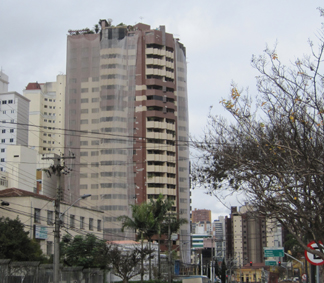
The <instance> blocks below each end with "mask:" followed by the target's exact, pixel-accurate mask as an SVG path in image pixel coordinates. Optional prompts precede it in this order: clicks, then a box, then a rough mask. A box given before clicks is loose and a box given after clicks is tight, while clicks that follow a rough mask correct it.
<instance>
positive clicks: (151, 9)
mask: <svg viewBox="0 0 324 283" xmlns="http://www.w3.org/2000/svg"><path fill="white" fill-rule="evenodd" d="M321 5H322V6H323V7H324V5H323V1H319V0H271V1H270V0H200V1H197V0H195V1H193V0H173V1H170V0H164V1H155V0H150V1H148V0H141V1H131V0H127V1H126V0H119V1H107V0H106V1H103V0H92V1H85V0H55V1H54V0H45V1H44V0H42V1H40V0H29V1H26V0H2V1H1V6H0V34H1V38H0V67H1V68H2V70H3V71H4V72H5V73H6V74H7V75H8V76H9V80H10V85H9V90H11V91H17V92H19V93H22V91H23V89H24V88H25V86H26V85H27V84H28V83H29V82H35V81H38V82H49V81H54V80H55V78H56V75H58V74H61V73H63V74H65V64H66V63H65V59H66V35H67V31H68V30H69V29H82V28H86V27H88V28H93V26H94V25H95V24H97V23H98V20H99V19H108V18H111V19H112V20H113V22H112V23H113V24H114V25H117V24H119V23H121V22H123V23H125V24H127V25H133V24H135V23H138V22H143V23H146V24H149V25H151V28H156V27H158V26H160V25H165V26H166V31H167V32H169V33H173V34H174V35H175V36H176V37H179V38H180V41H181V42H182V43H183V44H184V45H185V46H186V48H187V61H188V80H187V81H188V96H189V116H190V132H191V134H193V135H199V134H201V132H202V129H203V128H204V126H205V124H206V117H207V114H208V111H209V106H211V105H213V106H214V107H213V113H214V114H222V113H223V112H222V109H221V106H220V105H219V101H220V100H221V98H222V97H226V96H227V95H228V94H229V90H230V84H231V82H232V81H235V82H236V83H237V84H238V85H239V86H240V87H243V88H245V87H249V89H250V93H251V94H256V92H255V88H254V85H255V76H256V74H257V73H256V72H255V70H253V69H252V67H251V65H250V61H251V57H252V54H261V53H262V51H263V50H264V49H265V46H266V44H268V45H269V46H273V45H274V44H275V42H277V43H278V48H277V50H278V55H279V58H280V59H284V61H285V62H287V64H288V63H289V61H294V60H295V59H296V58H297V57H301V56H303V54H309V51H310V49H309V46H308V43H307V41H308V38H311V39H314V41H316V34H317V32H318V31H319V29H320V27H321V22H324V18H320V16H319V11H318V10H317V9H316V8H317V7H319V6H321ZM237 204H238V202H237V200H236V198H235V197H232V198H229V199H227V200H226V205H227V206H228V207H230V206H231V205H237ZM192 208H193V209H194V208H198V209H203V208H205V209H211V210H212V213H213V217H216V216H218V215H225V214H228V213H229V211H228V209H227V208H226V207H224V206H223V205H222V204H221V203H219V202H218V201H216V199H215V198H214V197H210V196H207V195H206V194H204V192H203V191H202V190H200V189H196V190H194V191H193V194H192Z"/></svg>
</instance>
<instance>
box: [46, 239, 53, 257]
mask: <svg viewBox="0 0 324 283" xmlns="http://www.w3.org/2000/svg"><path fill="white" fill-rule="evenodd" d="M46 254H47V255H48V256H51V255H52V254H53V242H50V241H47V242H46Z"/></svg>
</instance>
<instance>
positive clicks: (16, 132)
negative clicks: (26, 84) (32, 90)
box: [0, 92, 29, 171]
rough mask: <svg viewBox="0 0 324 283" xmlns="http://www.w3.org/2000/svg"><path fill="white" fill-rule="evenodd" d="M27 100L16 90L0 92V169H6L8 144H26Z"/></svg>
mask: <svg viewBox="0 0 324 283" xmlns="http://www.w3.org/2000/svg"><path fill="white" fill-rule="evenodd" d="M28 114H29V100H28V99H27V98H26V97H24V96H22V95H21V94H19V93H17V92H5V93H0V133H1V135H0V171H6V170H5V167H6V150H7V146H9V145H22V146H27V145H28Z"/></svg>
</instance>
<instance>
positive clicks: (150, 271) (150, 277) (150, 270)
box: [149, 240, 152, 280]
mask: <svg viewBox="0 0 324 283" xmlns="http://www.w3.org/2000/svg"><path fill="white" fill-rule="evenodd" d="M149 250H150V251H151V240H149ZM149 280H152V259H151V254H149Z"/></svg>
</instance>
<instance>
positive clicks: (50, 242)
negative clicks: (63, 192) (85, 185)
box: [0, 188, 103, 256]
mask: <svg viewBox="0 0 324 283" xmlns="http://www.w3.org/2000/svg"><path fill="white" fill-rule="evenodd" d="M0 198H1V200H3V201H6V202H9V206H3V207H2V209H1V211H0V216H1V217H8V218H10V219H15V218H17V217H19V219H20V221H21V222H22V223H24V225H25V230H26V231H28V232H29V237H30V238H34V239H37V240H38V241H39V243H40V245H41V248H42V250H43V252H44V253H45V254H46V255H48V256H50V255H51V254H53V251H54V233H53V230H54V217H55V216H54V199H53V198H49V197H47V196H44V195H39V194H35V193H32V192H28V191H24V190H20V189H15V188H10V189H5V190H1V191H0ZM60 210H61V212H62V213H64V212H65V211H66V212H65V213H64V216H63V217H62V225H61V237H62V236H64V235H65V234H66V233H68V234H71V235H72V236H76V235H85V234H87V233H93V234H95V235H96V237H98V238H100V239H102V238H103V229H102V223H103V213H102V212H101V211H98V210H94V209H88V208H83V207H78V206H72V207H71V206H70V204H67V203H61V209H60Z"/></svg>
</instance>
